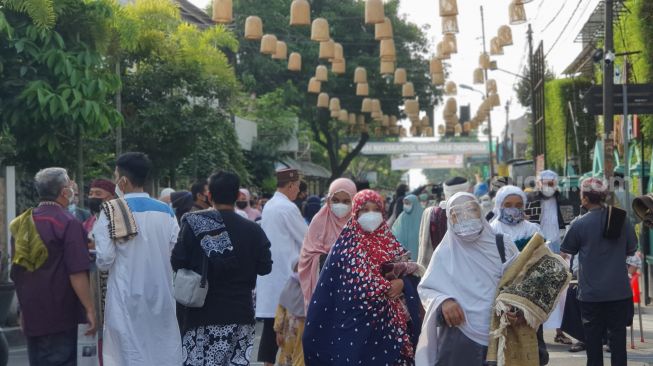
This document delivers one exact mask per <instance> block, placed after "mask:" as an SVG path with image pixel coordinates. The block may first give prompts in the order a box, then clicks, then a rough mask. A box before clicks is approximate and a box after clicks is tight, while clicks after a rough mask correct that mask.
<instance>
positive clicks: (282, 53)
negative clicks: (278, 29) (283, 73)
mask: <svg viewBox="0 0 653 366" xmlns="http://www.w3.org/2000/svg"><path fill="white" fill-rule="evenodd" d="M287 58H288V45H286V42H284V41H277V49H276V51H275V53H274V55H272V59H273V60H286V59H287Z"/></svg>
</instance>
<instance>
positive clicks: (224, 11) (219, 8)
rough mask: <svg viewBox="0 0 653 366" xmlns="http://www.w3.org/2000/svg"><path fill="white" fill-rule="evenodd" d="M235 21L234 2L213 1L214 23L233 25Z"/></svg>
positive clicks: (230, 0) (225, 0)
mask: <svg viewBox="0 0 653 366" xmlns="http://www.w3.org/2000/svg"><path fill="white" fill-rule="evenodd" d="M233 20H234V5H233V2H232V0H213V21H214V22H216V23H222V24H226V23H231V22H232V21H233Z"/></svg>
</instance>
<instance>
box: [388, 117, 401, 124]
mask: <svg viewBox="0 0 653 366" xmlns="http://www.w3.org/2000/svg"><path fill="white" fill-rule="evenodd" d="M398 120H399V119H398V118H397V116H390V125H392V126H396V125H397V121H398Z"/></svg>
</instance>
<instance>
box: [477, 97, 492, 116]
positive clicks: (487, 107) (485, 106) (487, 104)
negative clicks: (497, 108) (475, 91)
mask: <svg viewBox="0 0 653 366" xmlns="http://www.w3.org/2000/svg"><path fill="white" fill-rule="evenodd" d="M492 108H494V107H493V106H492V101H491V100H490V98H485V99H483V103H481V108H480V109H481V110H482V111H485V112H488V113H489V112H490V111H492Z"/></svg>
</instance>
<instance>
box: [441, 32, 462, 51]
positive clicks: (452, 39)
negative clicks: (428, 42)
mask: <svg viewBox="0 0 653 366" xmlns="http://www.w3.org/2000/svg"><path fill="white" fill-rule="evenodd" d="M442 41H443V42H444V43H445V44H446V46H447V53H449V54H450V55H452V54H455V53H458V41H457V40H456V35H455V34H453V33H447V34H445V35H444V38H443V39H442Z"/></svg>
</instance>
